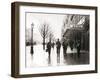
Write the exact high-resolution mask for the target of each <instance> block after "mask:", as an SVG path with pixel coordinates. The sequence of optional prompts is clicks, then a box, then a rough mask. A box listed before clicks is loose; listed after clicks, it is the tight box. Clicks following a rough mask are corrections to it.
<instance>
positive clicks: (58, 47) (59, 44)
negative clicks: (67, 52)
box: [56, 39, 61, 63]
mask: <svg viewBox="0 0 100 80" xmlns="http://www.w3.org/2000/svg"><path fill="white" fill-rule="evenodd" d="M56 48H57V62H58V63H60V48H61V43H60V41H59V39H58V40H57V42H56Z"/></svg>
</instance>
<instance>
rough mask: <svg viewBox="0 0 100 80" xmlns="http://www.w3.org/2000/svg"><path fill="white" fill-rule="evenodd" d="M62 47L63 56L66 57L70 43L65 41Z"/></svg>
mask: <svg viewBox="0 0 100 80" xmlns="http://www.w3.org/2000/svg"><path fill="white" fill-rule="evenodd" d="M62 46H63V54H64V55H66V51H67V47H68V43H66V42H65V41H63V43H62Z"/></svg>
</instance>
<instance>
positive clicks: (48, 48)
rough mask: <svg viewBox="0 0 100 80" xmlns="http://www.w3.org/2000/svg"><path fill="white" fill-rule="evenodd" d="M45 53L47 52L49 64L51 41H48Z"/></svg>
mask: <svg viewBox="0 0 100 80" xmlns="http://www.w3.org/2000/svg"><path fill="white" fill-rule="evenodd" d="M46 51H47V52H48V55H49V56H48V58H49V62H50V61H51V60H50V54H51V41H49V42H48V43H47V49H46Z"/></svg>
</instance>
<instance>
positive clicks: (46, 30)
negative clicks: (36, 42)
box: [39, 23, 50, 50]
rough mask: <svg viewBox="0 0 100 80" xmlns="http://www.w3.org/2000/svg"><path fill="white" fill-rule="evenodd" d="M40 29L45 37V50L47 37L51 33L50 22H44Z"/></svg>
mask: <svg viewBox="0 0 100 80" xmlns="http://www.w3.org/2000/svg"><path fill="white" fill-rule="evenodd" d="M39 31H40V34H41V36H42V38H43V50H45V40H46V38H47V37H49V33H50V27H49V24H47V23H44V24H42V25H41V26H40V28H39Z"/></svg>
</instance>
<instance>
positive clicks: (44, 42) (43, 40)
mask: <svg viewBox="0 0 100 80" xmlns="http://www.w3.org/2000/svg"><path fill="white" fill-rule="evenodd" d="M43 50H45V38H43Z"/></svg>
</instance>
